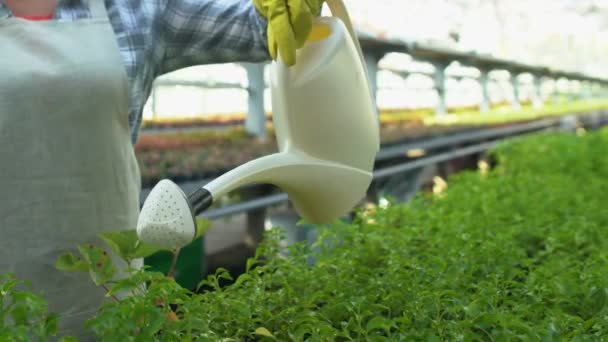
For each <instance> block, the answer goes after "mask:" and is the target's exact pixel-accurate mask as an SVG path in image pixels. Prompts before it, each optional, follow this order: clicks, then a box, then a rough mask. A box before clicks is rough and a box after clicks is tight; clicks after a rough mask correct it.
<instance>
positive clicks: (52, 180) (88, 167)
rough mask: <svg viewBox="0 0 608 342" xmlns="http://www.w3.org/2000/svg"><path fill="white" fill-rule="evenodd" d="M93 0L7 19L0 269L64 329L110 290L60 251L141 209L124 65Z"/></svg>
mask: <svg viewBox="0 0 608 342" xmlns="http://www.w3.org/2000/svg"><path fill="white" fill-rule="evenodd" d="M88 3H89V8H90V11H91V17H92V18H91V19H83V20H78V21H75V22H59V21H48V22H31V21H26V20H22V19H19V18H6V19H0V273H4V272H14V273H16V274H17V276H18V277H20V278H22V279H26V280H29V281H31V282H32V284H33V286H34V289H35V290H37V291H41V292H43V293H44V295H45V296H46V297H47V299H48V300H49V302H50V305H51V306H50V307H51V309H53V310H57V311H58V312H60V313H61V314H62V315H63V318H62V321H63V325H62V328H63V331H62V332H63V333H80V331H79V330H80V329H81V328H80V327H81V326H82V324H83V322H84V321H85V320H86V319H88V318H90V317H92V315H93V314H94V311H95V310H96V309H97V308H98V307H99V306H100V304H101V303H102V301H103V300H104V299H103V298H104V292H103V291H102V290H100V289H99V288H96V287H95V286H94V285H93V284H92V282H91V281H90V279H89V278H88V275H86V274H65V273H62V272H59V271H56V270H55V267H54V263H55V261H56V259H57V257H58V256H59V255H60V254H61V253H62V252H65V251H68V250H69V251H73V250H75V248H76V246H77V245H79V244H83V243H87V242H95V239H96V236H97V234H98V233H100V232H102V231H107V230H121V229H134V228H135V226H136V222H137V216H138V213H139V191H140V175H139V169H138V166H137V162H136V159H135V156H134V151H133V147H132V144H131V141H130V132H129V125H128V105H129V100H128V81H127V76H126V71H125V68H124V64H123V61H122V59H121V57H120V53H119V50H118V46H117V42H116V37H115V35H114V32H113V30H112V27H111V25H110V23H109V20H108V17H107V13H106V9H105V5H104V3H103V0H90V1H88ZM66 329H67V330H66Z"/></svg>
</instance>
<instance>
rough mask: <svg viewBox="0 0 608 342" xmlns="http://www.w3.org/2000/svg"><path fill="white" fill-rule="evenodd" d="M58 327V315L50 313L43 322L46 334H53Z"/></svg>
mask: <svg viewBox="0 0 608 342" xmlns="http://www.w3.org/2000/svg"><path fill="white" fill-rule="evenodd" d="M58 328H59V315H58V314H56V313H52V314H50V315H49V316H48V317H47V318H46V320H45V322H44V330H45V332H46V334H48V335H52V336H55V335H56V334H57V329H58Z"/></svg>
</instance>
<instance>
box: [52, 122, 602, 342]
mask: <svg viewBox="0 0 608 342" xmlns="http://www.w3.org/2000/svg"><path fill="white" fill-rule="evenodd" d="M607 155H608V130H603V131H601V132H597V133H589V134H584V133H583V132H580V134H579V135H574V134H566V133H551V134H549V133H542V134H536V135H534V136H532V137H526V138H518V139H514V140H511V141H509V142H507V143H505V144H502V145H501V146H499V147H497V148H496V149H495V150H493V151H492V156H493V157H494V158H495V159H496V161H497V166H496V167H495V168H494V169H492V170H488V169H486V168H482V169H480V170H476V171H469V172H464V173H461V174H457V175H455V176H453V177H452V178H450V179H449V180H448V184H447V187H445V188H444V190H443V191H438V192H435V193H424V194H420V195H419V196H417V197H416V198H415V199H414V200H413V201H411V202H409V203H406V204H400V203H395V202H393V203H390V204H389V205H387V206H385V207H367V208H365V209H360V210H358V211H357V214H356V216H355V219H354V220H353V222H352V223H348V224H347V223H340V222H336V223H335V224H333V225H328V226H326V227H321V228H320V237H319V239H318V241H317V242H316V244H315V245H314V246H313V248H308V247H306V246H305V245H296V246H293V247H291V248H290V249H289V252H288V253H287V254H285V253H284V252H283V251H284V250H283V247H282V241H283V238H282V231H281V230H280V229H278V228H277V229H273V230H271V231H269V232H268V235H267V236H266V240H265V241H264V243H263V244H262V245H261V246H260V247H259V248H258V250H257V253H256V257H254V258H252V259H250V260H249V261H248V263H247V267H246V269H247V271H246V273H244V274H242V275H240V276H239V277H238V278H237V279H234V282H233V283H232V284H231V285H228V286H222V285H221V282H222V280H223V279H231V278H232V277H231V276H230V275H229V274H228V273H227V272H225V271H224V270H218V271H217V272H216V273H215V274H213V275H210V276H209V277H208V278H207V280H206V281H205V282H203V283H202V284H201V291H199V292H198V293H193V292H190V291H188V290H186V289H183V288H182V287H180V286H179V285H177V284H176V283H175V281H174V280H173V279H171V278H169V277H167V276H165V275H163V274H161V273H153V272H145V271H138V272H137V273H135V274H134V275H133V276H132V277H131V278H129V279H126V280H123V281H120V282H118V283H117V284H111V285H112V286H114V287H113V289H112V290H111V291H116V289H117V288H118V289H123V290H124V289H136V288H140V286H141V285H143V284H147V290H146V291H145V292H137V293H136V294H135V295H133V296H131V297H128V298H126V299H124V300H121V301H117V302H113V303H108V304H106V305H104V306H103V307H102V308H101V309H100V311H99V312H98V314H97V315H96V316H95V317H93V318H92V319H91V320H90V321H89V322H88V324H87V326H88V328H89V329H90V330H91V331H93V332H94V333H95V334H96V335H97V336H98V337H99V338H101V339H102V340H108V341H111V340H125V339H128V337H132V338H133V339H137V340H142V341H144V340H145V341H192V340H214V341H215V340H224V341H247V340H249V341H271V340H279V341H292V340H293V341H302V340H308V341H353V340H356V341H361V340H364V341H365V340H373V341H403V340H406V341H421V340H422V341H561V340H568V341H604V340H606V339H608V272H606V270H607V269H608V211H607V210H606V200H607V198H608V197H607V195H606V194H608V181H607V179H608V158H605V156H607ZM128 245H129V246H134V244H132V243H129V244H128ZM119 247H120V246H114V249H115V250H117V251H120V250H121V248H119ZM122 250H123V252H124V253H126V254H127V255H133V253H135V252H136V250H135V252H134V251H130V250H129V249H128V248H126V249H125V248H122ZM89 251H90V250H87V249H84V252H85V253H88V256H87V257H85V258H81V257H77V256H74V255H72V256H70V257H64V258H62V261H63V264H62V266H63V269H69V268H70V267H69V266H72V268H74V269H81V268H82V266H83V264H82V263H83V262H84V263H85V264H86V267H88V268H89V270H90V272H91V274H92V275H96V274H97V273H96V272H97V271H96V270H95V268H94V265H95V262H96V261H97V260H95V259H94V258H91V255H93V254H95V253H93V254H91V253H90V252H89ZM124 253H123V254H124ZM97 254H98V255H101V253H97ZM311 257H312V258H314V260H315V264H314V265H313V266H311V265H310V264H309V260H310V258H311ZM67 261H69V262H67ZM104 270H105V271H107V268H104ZM107 275H108V274H105V277H99V276H94V277H93V279H95V280H96V281H97V282H103V281H107V280H108V279H109V278H108V277H107Z"/></svg>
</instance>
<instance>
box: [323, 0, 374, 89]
mask: <svg viewBox="0 0 608 342" xmlns="http://www.w3.org/2000/svg"><path fill="white" fill-rule="evenodd" d="M325 2H326V3H327V6H328V7H329V9H330V11H331V14H332V15H333V16H334V17H336V18H338V19H340V20H342V22H343V23H344V26H346V29H347V30H348V32H349V33H350V37H351V39H352V41H353V43H354V44H355V47H356V48H357V52H358V53H359V58H360V60H361V66H362V67H363V71H364V72H365V76H366V79H367V83H368V88H369V73H368V71H367V62H366V61H365V55H363V49H361V44H360V43H359V37H358V36H357V32H356V31H355V28H354V27H353V23H352V21H351V20H350V15H349V14H348V10H347V9H346V6H345V5H344V2H343V0H325ZM370 96H372V93H371V89H370Z"/></svg>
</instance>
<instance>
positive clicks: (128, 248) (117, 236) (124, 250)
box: [100, 230, 138, 259]
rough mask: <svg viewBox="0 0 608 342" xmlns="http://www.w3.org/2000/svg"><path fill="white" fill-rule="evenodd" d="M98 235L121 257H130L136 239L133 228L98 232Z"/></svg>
mask: <svg viewBox="0 0 608 342" xmlns="http://www.w3.org/2000/svg"><path fill="white" fill-rule="evenodd" d="M100 237H101V238H102V239H103V241H105V242H106V243H107V244H108V245H109V246H110V247H111V248H112V250H113V251H114V252H116V254H118V255H120V256H121V257H122V258H123V259H130V255H131V254H132V253H133V251H134V250H135V247H136V245H137V241H138V237H137V232H136V231H135V230H121V231H114V232H107V233H102V234H100Z"/></svg>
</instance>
